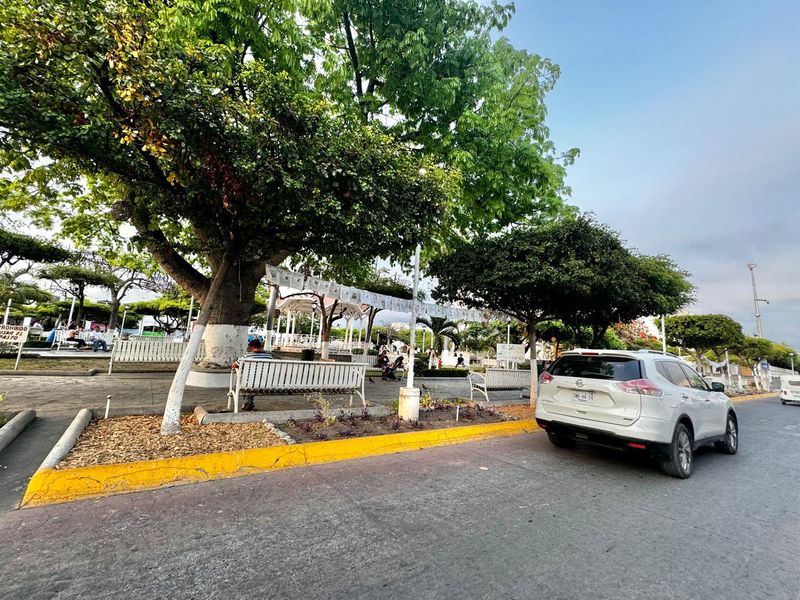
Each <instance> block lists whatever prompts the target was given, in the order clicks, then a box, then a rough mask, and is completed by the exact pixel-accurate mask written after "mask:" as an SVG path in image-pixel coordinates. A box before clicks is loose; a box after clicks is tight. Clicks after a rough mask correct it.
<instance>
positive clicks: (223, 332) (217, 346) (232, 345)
mask: <svg viewBox="0 0 800 600" xmlns="http://www.w3.org/2000/svg"><path fill="white" fill-rule="evenodd" d="M248 329H249V328H248V327H247V325H214V324H209V325H208V326H207V327H206V337H205V343H206V358H205V361H204V363H205V364H207V365H208V366H212V365H216V366H218V367H230V366H231V364H232V363H233V361H235V360H236V359H237V358H240V357H241V356H242V355H243V354H244V353H245V351H246V350H247V330H248Z"/></svg>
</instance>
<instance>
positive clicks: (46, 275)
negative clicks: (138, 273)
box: [37, 265, 118, 327]
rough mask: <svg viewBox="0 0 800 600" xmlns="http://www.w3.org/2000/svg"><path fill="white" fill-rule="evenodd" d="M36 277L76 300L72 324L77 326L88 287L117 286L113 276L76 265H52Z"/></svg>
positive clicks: (80, 319) (81, 318)
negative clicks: (45, 280)
mask: <svg viewBox="0 0 800 600" xmlns="http://www.w3.org/2000/svg"><path fill="white" fill-rule="evenodd" d="M37 275H38V276H39V277H41V278H42V279H47V280H49V281H51V282H53V285H54V286H55V287H56V288H58V289H59V290H61V291H62V292H64V293H65V294H68V295H70V296H72V297H73V298H75V300H77V302H78V310H77V311H76V312H75V314H74V315H73V317H72V319H73V322H74V323H78V324H80V323H81V321H82V320H83V316H84V314H83V306H84V303H85V302H86V288H88V287H90V286H97V287H105V288H108V287H111V286H117V285H118V283H117V281H118V280H117V278H116V277H115V276H114V275H113V274H111V273H104V272H102V271H97V270H95V269H92V268H89V267H81V266H78V265H52V266H49V267H44V268H42V269H40V270H39V272H38V273H37ZM67 326H70V327H71V326H72V323H67Z"/></svg>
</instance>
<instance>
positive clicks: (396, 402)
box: [389, 399, 400, 415]
mask: <svg viewBox="0 0 800 600" xmlns="http://www.w3.org/2000/svg"><path fill="white" fill-rule="evenodd" d="M398 410H400V400H399V399H397V400H392V403H391V404H390V405H389V412H390V413H391V414H393V415H396V414H397V411H398Z"/></svg>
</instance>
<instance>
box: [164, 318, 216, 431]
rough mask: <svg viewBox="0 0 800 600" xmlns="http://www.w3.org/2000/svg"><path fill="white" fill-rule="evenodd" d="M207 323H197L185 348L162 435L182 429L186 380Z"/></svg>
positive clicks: (168, 401) (170, 390)
mask: <svg viewBox="0 0 800 600" xmlns="http://www.w3.org/2000/svg"><path fill="white" fill-rule="evenodd" d="M205 328H206V326H205V325H196V326H195V328H194V331H193V332H192V337H190V338H189V342H188V343H187V344H186V348H184V350H183V356H182V357H181V362H180V364H179V365H178V370H177V371H175V377H174V378H173V379H172V385H171V386H170V388H169V394H168V395H167V405H166V406H165V407H164V418H163V419H162V420H161V435H173V434H175V433H178V432H179V431H180V430H181V404H183V390H184V389H185V388H186V380H187V379H188V378H189V371H191V370H192V365H194V357H195V356H196V355H197V350H198V349H199V348H200V344H202V343H203V331H205Z"/></svg>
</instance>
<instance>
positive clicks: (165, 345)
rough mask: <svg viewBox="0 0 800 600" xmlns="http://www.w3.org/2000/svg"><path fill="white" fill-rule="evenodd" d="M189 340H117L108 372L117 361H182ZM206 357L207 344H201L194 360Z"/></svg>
mask: <svg viewBox="0 0 800 600" xmlns="http://www.w3.org/2000/svg"><path fill="white" fill-rule="evenodd" d="M187 343H188V342H173V341H172V340H159V341H154V342H151V341H145V340H117V342H116V344H114V348H113V350H112V352H111V358H110V360H109V363H108V374H109V375H110V374H111V370H112V369H113V367H114V363H115V362H124V363H135V362H154V363H162V362H180V360H181V357H183V352H184V350H185V349H186V344H187ZM203 358H205V346H204V345H203V344H200V347H199V348H198V349H197V353H196V354H195V357H194V360H195V362H198V361H201V360H203Z"/></svg>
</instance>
